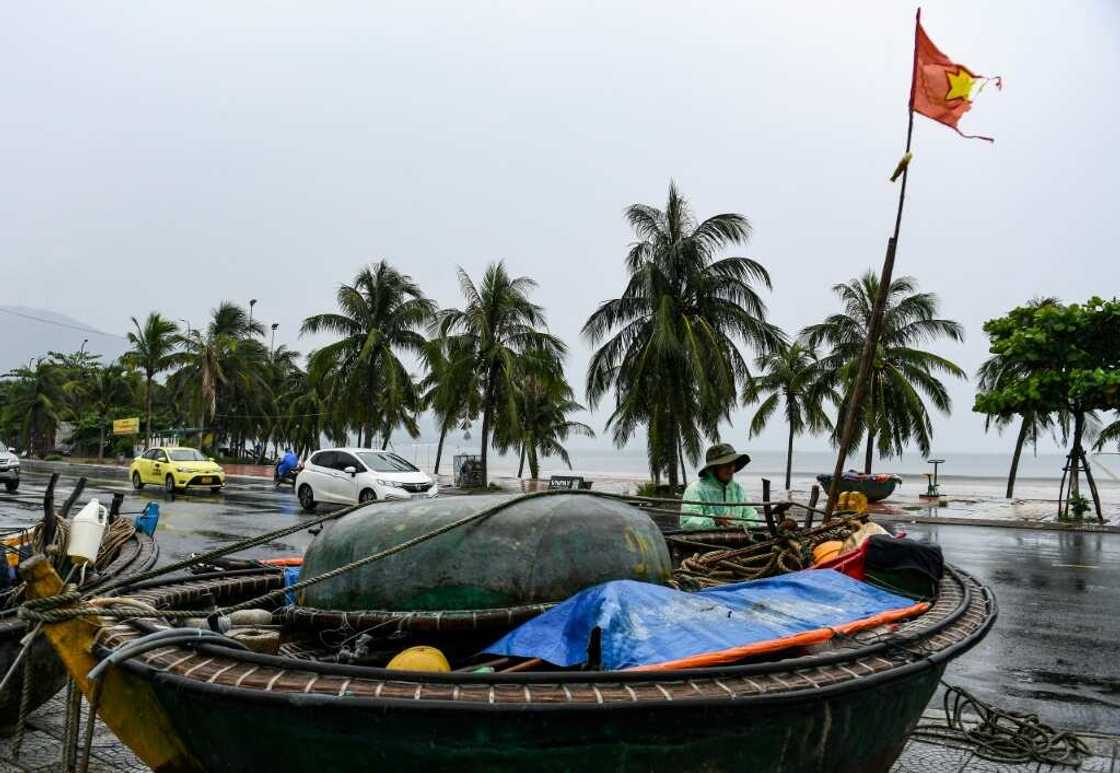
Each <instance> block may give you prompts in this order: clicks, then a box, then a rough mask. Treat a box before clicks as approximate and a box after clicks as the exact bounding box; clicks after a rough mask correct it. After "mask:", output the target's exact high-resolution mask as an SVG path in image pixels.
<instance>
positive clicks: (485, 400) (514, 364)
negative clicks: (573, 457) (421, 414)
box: [435, 262, 567, 486]
mask: <svg viewBox="0 0 1120 773" xmlns="http://www.w3.org/2000/svg"><path fill="white" fill-rule="evenodd" d="M459 286H460V288H461V289H462V292H463V297H464V299H465V301H466V304H465V305H464V307H463V308H462V309H444V310H442V311H440V312H439V315H438V321H437V324H436V328H435V329H436V330H437V331H438V333H439V335H440V336H441V337H442V338H443V339H445V340H446V341H447V347H448V351H449V352H452V353H454V354H455V364H454V365H453V366H452V367H453V368H455V369H456V370H457V371H458V370H459V369H462V368H466V369H469V370H470V371H471V372H472V373H473V374H474V379H476V380H477V383H478V385H479V392H480V393H481V395H482V405H481V413H482V428H481V432H480V434H481V438H480V440H481V444H482V445H481V452H480V455H481V459H480V462H481V467H482V485H484V486H485V485H487V483H488V482H489V477H488V476H489V471H488V466H487V462H488V449H489V446H490V443H491V433H492V432H493V429H494V420H495V418H496V417H497V415H498V414H499V412H503V413H504V417H503V420H504V421H508V422H510V423H512V424H516V423H517V420H518V419H517V400H516V387H517V384H518V381H519V379H520V378H521V377H522V376H523V375H524V373H525V365H526V358H527V357H529V356H534V357H538V358H539V357H546V358H553V359H556V360H560V359H562V358H563V356H564V354H565V352H566V351H567V348H566V347H565V346H564V343H563V342H562V341H560V339H559V338H557V337H555V336H553V335H552V334H550V333H548V332H547V330H544V329H542V328H545V316H544V311H543V309H542V308H541V307H540V306H538V305H537V304H535V303H533V302H532V301H530V300H529V292H530V291H531V290H532V289H533V288H534V287H536V286H537V283H536V282H534V281H533V280H532V279H530V278H529V277H526V276H521V277H511V276H510V275H509V273H507V271H506V269H505V266H504V265H503V264H502V263H501V262H498V263H492V264H490V266H489V267H488V268H487V269H486V273H485V274H484V275H483V277H482V282H481V283H480V284H478V285H476V284H475V283H474V281H472V280H471V278H470V276H468V275H467V272H465V271H464V270H463V269H461V268H460V269H459Z"/></svg>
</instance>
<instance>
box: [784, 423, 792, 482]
mask: <svg viewBox="0 0 1120 773" xmlns="http://www.w3.org/2000/svg"><path fill="white" fill-rule="evenodd" d="M792 470H793V425H792V424H790V425H789V443H788V444H787V445H786V491H789V476H790V472H791V471H792Z"/></svg>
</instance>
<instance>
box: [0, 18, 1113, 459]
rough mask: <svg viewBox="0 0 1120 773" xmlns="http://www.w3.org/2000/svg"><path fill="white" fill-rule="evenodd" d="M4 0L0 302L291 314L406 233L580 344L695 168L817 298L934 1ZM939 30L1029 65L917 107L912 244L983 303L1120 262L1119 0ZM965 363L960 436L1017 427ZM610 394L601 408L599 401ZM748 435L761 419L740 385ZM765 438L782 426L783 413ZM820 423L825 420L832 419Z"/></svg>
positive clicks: (991, 64)
mask: <svg viewBox="0 0 1120 773" xmlns="http://www.w3.org/2000/svg"><path fill="white" fill-rule="evenodd" d="M812 7H813V10H812V12H808V11H807V10H806V9H808V8H809V6H808V5H806V4H791V3H778V2H773V3H766V4H760V3H752V2H736V3H719V2H713V3H702V4H682V3H679V2H672V3H669V2H662V1H661V0H642V2H602V3H589V2H580V1H579V0H564V2H555V3H534V2H525V1H524V0H510V1H509V2H485V3H484V2H475V3H469V4H463V3H458V2H454V3H439V4H432V3H420V2H413V1H411V0H410V2H404V3H399V4H390V3H369V2H357V3H305V2H293V3H267V4H265V3H239V4H234V3H229V2H200V1H199V0H194V1H192V2H190V3H147V4H141V3H125V2H121V3H104V2H91V1H90V0H83V1H82V2H74V3H62V2H52V3H8V4H6V5H5V7H4V11H3V15H2V17H0V19H2V23H0V69H2V71H3V72H4V77H3V79H2V81H0V100H2V109H0V122H2V134H0V138H2V140H0V168H2V170H3V173H2V179H3V181H2V183H0V197H2V200H0V207H2V211H3V215H2V219H3V226H2V228H0V256H2V257H0V261H2V268H0V304H3V303H9V304H21V305H24V306H30V307H39V308H46V309H53V310H55V311H58V312H61V313H64V314H67V315H69V316H72V317H74V318H77V319H80V320H82V321H83V322H85V323H87V324H90V325H93V326H95V327H98V328H101V329H104V330H110V331H117V332H121V333H123V332H124V330H125V329H126V328H127V326H128V318H129V317H130V316H132V315H136V316H142V315H144V314H146V313H147V312H148V311H149V310H153V309H156V310H159V311H161V312H162V313H163V314H165V315H166V316H168V317H170V318H172V319H178V318H186V319H189V320H192V321H193V322H194V323H195V324H199V323H202V322H203V321H204V319H205V318H206V316H207V314H208V311H209V309H211V308H212V307H213V306H215V305H216V304H217V302H218V301H219V300H221V299H223V298H228V299H232V300H235V301H239V302H241V303H246V302H247V301H248V299H249V298H251V297H255V298H258V299H259V303H258V304H257V306H256V317H257V318H258V319H261V320H262V321H265V322H267V323H271V322H272V321H276V322H279V323H280V328H279V330H278V335H277V341H278V342H282V343H285V344H288V345H290V346H293V347H295V348H297V349H301V350H303V351H306V350H307V349H309V348H311V347H312V346H313V345H314V342H309V341H307V340H300V339H298V337H297V331H298V326H299V323H300V321H301V320H302V319H303V318H304V317H305V316H306V315H308V314H310V313H314V312H320V311H326V310H328V309H331V308H332V306H333V298H334V290H335V288H336V287H337V285H338V283H339V282H340V281H344V280H348V279H349V278H351V277H352V276H353V275H354V273H355V272H356V270H357V269H358V268H359V267H360V266H361V265H362V263H363V262H365V261H367V260H370V259H377V258H385V259H388V260H389V261H391V262H392V263H393V264H394V265H396V266H398V267H399V268H400V269H402V270H403V271H405V272H407V273H410V274H411V275H412V276H413V277H415V279H416V280H417V281H418V282H419V283H420V284H421V285H422V287H423V288H424V289H425V291H426V292H428V294H430V295H431V296H432V297H433V298H435V299H436V300H437V301H438V302H439V303H440V304H441V305H458V304H459V303H460V300H461V298H460V296H459V294H458V288H457V284H456V280H455V268H456V266H460V265H461V266H463V267H464V268H465V269H466V270H467V271H468V272H470V273H471V274H472V275H478V274H480V273H481V272H482V270H483V268H484V267H485V265H486V264H487V262H489V261H491V260H494V259H498V258H500V259H503V260H505V261H506V262H507V264H508V266H509V268H510V270H511V271H512V272H514V273H517V274H528V275H531V276H533V277H534V278H535V279H536V280H537V281H538V282H539V283H540V287H539V290H538V292H537V293H536V296H535V297H536V300H537V301H539V302H540V303H542V304H543V305H544V306H545V307H546V309H547V313H548V318H549V322H550V324H551V327H552V329H553V330H554V332H556V333H558V334H559V335H561V336H562V337H563V338H564V339H566V340H567V341H568V343H569V344H570V346H571V356H570V358H569V362H568V372H569V377H570V378H571V380H572V382H573V385H574V386H575V387H576V389H577V391H579V392H581V393H582V389H583V375H584V371H585V368H586V363H587V359H588V356H589V349H588V347H587V345H586V344H585V343H584V342H582V341H581V340H580V339H579V329H580V327H581V326H582V324H583V322H584V320H585V319H586V318H587V316H588V315H589V314H590V313H591V311H592V310H593V309H594V308H595V307H596V306H597V304H598V303H600V302H601V301H603V300H604V299H606V298H608V297H614V296H616V295H617V294H619V293H620V292H621V290H622V287H623V283H624V278H625V272H624V268H623V256H624V254H625V251H626V248H627V244H628V242H629V241H630V239H631V234H630V233H629V231H628V228H627V227H626V225H625V223H624V221H623V218H622V211H623V209H624V207H626V206H627V205H628V204H631V203H633V202H645V203H651V204H657V205H661V204H662V203H663V201H664V198H665V193H666V190H667V187H668V183H669V180H670V179H671V178H672V179H676V181H677V182H678V184H679V185H680V187H681V189H682V191H683V192H684V193H685V195H686V196H688V198H689V199H690V200H691V202H692V203H693V205H694V207H695V209H696V212H697V214H698V215H700V216H702V217H703V216H707V215H711V214H715V213H717V212H725V211H734V212H740V213H743V214H745V215H746V216H747V217H749V218H750V220H751V222H752V223H753V225H754V228H755V236H754V238H753V240H752V242H751V243H750V245H749V246H748V248H746V249H745V250H743V251H742V253H743V254H746V255H749V256H750V257H754V258H756V259H758V260H760V261H761V262H762V263H763V264H764V265H765V266H766V267H767V268H768V269H769V271H770V273H771V276H772V277H773V282H774V290H773V292H772V293H770V294H768V295H767V302H768V304H769V308H770V312H771V316H772V319H773V320H774V321H775V322H776V323H778V324H780V325H781V326H782V327H784V328H785V329H787V330H790V331H796V330H798V329H800V328H801V327H802V326H804V325H806V324H808V323H811V322H815V321H817V320H819V319H820V318H822V317H823V316H824V315H825V314H827V313H830V312H831V311H833V310H834V308H835V302H834V299H833V296H832V295H831V292H830V289H829V288H830V286H831V285H832V284H834V283H836V282H841V281H845V280H847V279H848V278H849V277H852V276H855V275H856V274H858V273H860V272H862V271H863V270H865V269H866V268H868V267H870V266H876V267H878V266H879V265H881V261H882V255H883V251H884V247H885V244H886V238H887V236H888V234H889V231H890V227H891V225H892V221H893V217H894V208H895V200H896V196H897V189H896V188H895V187H894V186H892V185H891V184H890V183H889V182H888V181H887V176H888V175H889V174H890V172H891V170H892V169H893V167H894V165H895V163H896V162H897V161H898V158H899V156H900V155H901V153H902V150H903V145H904V140H905V130H906V100H907V95H908V89H909V77H910V63H911V56H912V43H913V12H914V7H913V6H910V5H907V4H905V3H898V2H878V3H870V2H862V3H860V2H848V3H834V4H823V3H821V4H813V6H812ZM923 22H924V26H925V29H926V31H927V33H928V34H929V35H930V37H931V38H932V39H933V41H934V42H935V43H936V44H937V45H938V46H939V47H940V48H941V49H942V50H943V51H944V52H945V53H946V54H947V55H948V56H950V57H951V58H953V59H954V60H955V61H958V62H960V63H962V64H965V65H967V66H968V67H969V68H971V69H972V70H973V71H974V72H979V73H982V74H986V75H997V74H999V75H1002V76H1004V84H1005V87H1004V90H1003V91H1002V92H997V91H995V90H994V89H988V90H987V91H985V92H984V93H983V94H982V95H981V96H980V97H979V99H978V101H977V103H976V105H975V107H974V109H973V111H972V112H971V113H970V114H968V115H967V116H966V117H965V119H964V121H963V122H962V128H963V129H964V130H965V131H966V132H976V133H980V134H989V135H993V136H995V138H996V143H995V144H994V145H989V144H988V143H984V142H980V141H976V140H965V139H962V138H960V137H958V136H957V135H956V134H954V133H953V132H952V131H951V130H949V129H947V128H945V127H942V126H940V125H938V124H935V123H932V122H930V121H928V120H926V119H924V118H921V117H918V118H917V119H916V122H917V123H916V127H915V137H914V154H915V158H914V162H913V165H912V167H911V172H912V174H911V178H910V189H909V190H910V195H909V202H908V206H907V211H906V216H905V219H904V222H903V229H902V238H901V243H900V249H899V254H898V262H897V268H896V272H898V273H902V274H912V275H915V276H916V277H917V278H918V279H919V281H920V284H921V286H922V287H923V288H925V289H928V290H931V291H933V292H936V293H937V294H938V295H939V296H940V298H941V301H942V312H943V314H944V315H945V316H947V317H950V318H953V319H956V320H959V321H960V322H961V323H962V324H963V325H964V326H965V329H966V331H967V340H966V342H965V343H964V344H963V345H956V344H952V345H950V344H940V345H939V346H938V347H937V349H938V351H940V352H941V353H943V354H945V355H947V356H949V357H951V358H952V359H954V360H955V361H956V362H958V363H959V364H961V365H962V366H963V367H965V368H966V369H968V370H969V371H970V372H973V371H974V370H975V368H976V366H977V365H978V364H979V363H980V361H981V360H982V359H983V358H984V357H985V355H986V351H987V347H986V341H985V338H984V335H983V332H982V330H981V325H982V323H983V321H984V320H985V319H988V318H990V317H993V316H996V315H999V314H1001V313H1003V312H1005V311H1006V310H1007V309H1009V308H1011V307H1013V306H1015V305H1017V304H1020V303H1022V302H1023V301H1025V300H1026V299H1028V298H1030V297H1031V296H1034V295H1039V294H1050V295H1057V296H1059V297H1060V298H1062V299H1063V300H1066V301H1073V300H1081V299H1084V298H1086V297H1088V296H1089V295H1092V294H1094V293H1096V294H1101V295H1107V296H1112V295H1114V294H1116V291H1117V287H1118V286H1120V260H1118V259H1117V250H1116V244H1117V243H1118V241H1120V239H1118V235H1117V227H1118V226H1117V217H1116V214H1115V213H1116V206H1117V205H1116V196H1115V187H1116V180H1117V173H1118V172H1120V150H1118V143H1117V128H1116V127H1117V125H1118V123H1120V121H1118V118H1120V116H1118V112H1120V111H1118V108H1117V99H1116V89H1117V74H1118V73H1120V3H1117V2H1115V0H1079V1H1078V2H1074V3H1053V2H1050V3H1042V2H1010V1H1007V2H983V3H977V2H975V1H974V0H972V1H970V2H928V3H927V4H926V5H925V7H924V9H923ZM972 392H973V386H972V385H971V384H966V383H959V384H956V385H954V386H953V388H952V394H953V399H954V408H955V410H954V413H953V415H952V417H951V418H941V417H939V418H937V419H936V420H935V426H936V439H935V440H936V446H937V449H938V450H942V451H954V450H955V451H965V450H1004V449H1006V448H1007V446H1008V444H1009V443H1010V442H1011V441H1012V438H1010V437H1005V438H1002V439H1001V438H997V437H994V436H991V437H986V436H985V435H984V433H983V421H982V418H981V417H979V416H978V415H976V414H973V413H971V411H970V408H971V399H972ZM604 415H605V414H600V415H598V416H596V417H594V419H593V421H594V423H595V424H596V427H597V428H601V424H602V418H603V416H604ZM725 437H726V439H730V440H732V441H734V442H736V443H740V444H746V438H745V422H744V421H743V420H742V418H740V419H739V420H738V421H737V422H736V425H735V426H734V427H732V428H730V429H729V430H728V431H727V432H726V433H725ZM749 445H750V446H752V447H755V448H779V447H782V446H783V445H784V436H783V428H782V427H781V425H780V424H779V423H778V422H775V424H774V426H773V427H772V428H771V429H770V430H769V431H768V432H767V433H766V435H765V436H763V437H762V438H760V439H756V440H754V441H751V442H750V443H749ZM801 447H804V448H825V447H826V443H825V441H824V440H823V439H815V440H806V441H804V442H803V443H802V444H801Z"/></svg>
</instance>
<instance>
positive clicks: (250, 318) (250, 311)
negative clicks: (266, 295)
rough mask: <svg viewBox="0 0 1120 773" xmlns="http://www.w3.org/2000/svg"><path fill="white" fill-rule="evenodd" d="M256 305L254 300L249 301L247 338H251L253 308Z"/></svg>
mask: <svg viewBox="0 0 1120 773" xmlns="http://www.w3.org/2000/svg"><path fill="white" fill-rule="evenodd" d="M256 305H257V299H256V298H250V299H249V337H250V338H252V337H253V307H254V306H256Z"/></svg>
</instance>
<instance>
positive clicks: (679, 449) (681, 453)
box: [677, 437, 688, 486]
mask: <svg viewBox="0 0 1120 773" xmlns="http://www.w3.org/2000/svg"><path fill="white" fill-rule="evenodd" d="M677 458H678V460H679V461H680V463H681V483H682V484H683V485H685V486H687V485H688V473H687V472H686V469H687V468H686V467H685V466H684V443H682V442H681V439H680V438H679V437H678V438H677Z"/></svg>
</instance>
